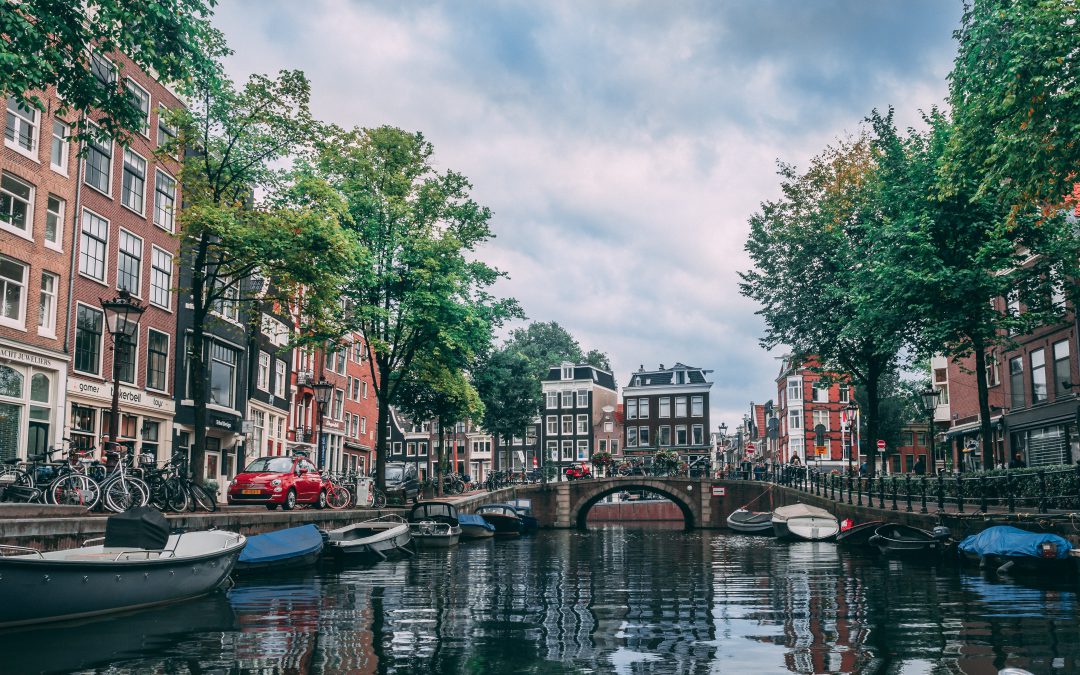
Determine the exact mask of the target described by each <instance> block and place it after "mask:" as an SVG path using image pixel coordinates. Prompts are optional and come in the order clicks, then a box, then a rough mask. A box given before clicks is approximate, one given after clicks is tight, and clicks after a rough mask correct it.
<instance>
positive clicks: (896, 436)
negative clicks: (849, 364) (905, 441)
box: [854, 371, 929, 448]
mask: <svg viewBox="0 0 1080 675" xmlns="http://www.w3.org/2000/svg"><path fill="white" fill-rule="evenodd" d="M927 386H929V381H928V380H921V381H919V380H905V379H903V378H901V377H900V373H899V372H898V371H892V372H890V373H888V374H886V375H885V376H884V377H882V379H881V386H880V387H879V390H878V391H879V396H880V400H879V402H878V431H877V435H876V436H873V437H866V438H864V440H865V441H866V442H867V443H871V444H876V443H877V441H878V439H880V440H883V441H885V446H886V447H887V448H897V447H900V445H901V433H902V432H903V429H904V427H905V426H906V425H907V424H910V423H911V422H912V421H918V420H921V419H924V418H925V417H926V413H924V412H923V411H922V408H921V407H920V405H921V404H920V399H919V397H918V396H919V392H920V391H922V390H923V389H925V388H926V387H927ZM854 393H855V402H856V403H857V404H858V405H859V407H860V408H862V407H866V406H869V401H868V400H867V399H866V395H865V394H864V393H863V391H862V390H861V389H855V392H854ZM875 447H876V446H875Z"/></svg>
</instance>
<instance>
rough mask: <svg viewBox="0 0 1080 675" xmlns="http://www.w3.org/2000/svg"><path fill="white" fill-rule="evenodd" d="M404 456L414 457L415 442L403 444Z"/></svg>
mask: <svg viewBox="0 0 1080 675" xmlns="http://www.w3.org/2000/svg"><path fill="white" fill-rule="evenodd" d="M405 456H406V457H416V442H415V441H410V442H408V443H406V444H405Z"/></svg>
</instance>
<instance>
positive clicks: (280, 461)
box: [244, 457, 293, 473]
mask: <svg viewBox="0 0 1080 675" xmlns="http://www.w3.org/2000/svg"><path fill="white" fill-rule="evenodd" d="M292 464H293V461H292V459H291V458H289V457H260V458H259V459H257V460H255V461H254V462H252V463H251V464H248V465H247V468H246V469H244V473H288V472H290V471H292Z"/></svg>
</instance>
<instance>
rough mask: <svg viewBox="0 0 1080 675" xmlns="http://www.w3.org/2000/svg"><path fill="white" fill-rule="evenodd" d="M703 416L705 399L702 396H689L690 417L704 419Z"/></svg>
mask: <svg viewBox="0 0 1080 675" xmlns="http://www.w3.org/2000/svg"><path fill="white" fill-rule="evenodd" d="M704 416H705V397H704V396H691V397H690V417H704Z"/></svg>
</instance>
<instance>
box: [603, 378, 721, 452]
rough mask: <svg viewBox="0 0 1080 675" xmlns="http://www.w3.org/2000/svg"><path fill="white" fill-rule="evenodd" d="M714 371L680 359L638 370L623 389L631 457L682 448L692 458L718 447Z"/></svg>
mask: <svg viewBox="0 0 1080 675" xmlns="http://www.w3.org/2000/svg"><path fill="white" fill-rule="evenodd" d="M711 372H712V371H711V370H705V369H702V368H697V367H694V366H687V365H683V364H682V363H676V364H675V365H674V366H672V367H671V368H665V367H664V365H663V364H660V368H659V369H657V370H648V371H647V370H645V368H644V367H641V368H639V369H638V371H637V372H636V373H634V374H633V375H631V376H630V382H629V383H628V384H627V386H626V387H624V388H623V412H624V416H625V422H624V425H625V429H626V438H625V441H624V447H625V451H626V454H627V455H652V454H655V453H656V451H657V450H660V449H662V448H663V449H670V450H674V451H675V452H677V453H678V454H679V455H680V456H681V457H682V458H683V460H684V461H687V462H690V461H694V460H697V459H699V458H701V457H708V456H709V454H710V453H711V451H712V443H711V436H710V435H709V434H708V433H707V430H708V429H709V389H710V388H711V387H712V382H709V381H708V380H707V379H706V377H705V376H706V375H707V374H708V373H711Z"/></svg>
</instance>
